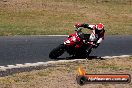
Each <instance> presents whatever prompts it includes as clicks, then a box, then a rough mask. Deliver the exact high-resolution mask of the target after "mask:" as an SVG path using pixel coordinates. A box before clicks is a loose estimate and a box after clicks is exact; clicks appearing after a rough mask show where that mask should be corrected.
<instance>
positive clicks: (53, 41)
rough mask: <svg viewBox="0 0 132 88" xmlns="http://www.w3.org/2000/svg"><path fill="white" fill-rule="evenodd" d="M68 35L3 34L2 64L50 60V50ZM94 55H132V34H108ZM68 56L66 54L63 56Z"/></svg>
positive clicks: (0, 59)
mask: <svg viewBox="0 0 132 88" xmlns="http://www.w3.org/2000/svg"><path fill="white" fill-rule="evenodd" d="M65 38H66V36H2V37H0V66H3V65H12V64H24V63H35V62H45V61H50V59H49V58H48V54H49V52H50V51H51V50H52V49H53V48H54V47H56V46H57V45H59V44H60V43H62V42H63V40H64V39H65ZM91 55H92V56H118V55H132V36H106V38H105V41H103V43H102V44H101V45H100V46H99V47H98V48H97V49H95V50H93V52H92V53H91ZM66 56H68V55H67V54H64V55H63V56H62V57H66Z"/></svg>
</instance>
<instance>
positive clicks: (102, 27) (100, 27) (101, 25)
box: [96, 23, 104, 30]
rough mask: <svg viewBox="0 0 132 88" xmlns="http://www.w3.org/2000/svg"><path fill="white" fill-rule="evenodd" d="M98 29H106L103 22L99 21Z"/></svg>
mask: <svg viewBox="0 0 132 88" xmlns="http://www.w3.org/2000/svg"><path fill="white" fill-rule="evenodd" d="M96 29H98V30H103V29H104V25H103V24H102V23H99V24H97V25H96Z"/></svg>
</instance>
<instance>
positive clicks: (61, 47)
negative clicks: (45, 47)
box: [49, 44, 65, 59]
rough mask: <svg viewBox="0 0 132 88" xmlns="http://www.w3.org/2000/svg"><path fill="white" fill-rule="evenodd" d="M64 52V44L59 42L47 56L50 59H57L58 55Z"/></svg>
mask: <svg viewBox="0 0 132 88" xmlns="http://www.w3.org/2000/svg"><path fill="white" fill-rule="evenodd" d="M64 52H65V45H64V44H60V45H59V46H57V47H56V48H54V49H53V50H52V51H51V52H50V53H49V58H50V59H57V58H58V57H59V56H61V55H62V54H63V53H64Z"/></svg>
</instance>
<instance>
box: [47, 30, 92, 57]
mask: <svg viewBox="0 0 132 88" xmlns="http://www.w3.org/2000/svg"><path fill="white" fill-rule="evenodd" d="M89 36H90V34H85V33H83V32H82V28H80V29H76V30H75V32H74V33H73V34H70V35H69V36H68V37H67V39H66V40H64V42H63V43H62V44H60V45H58V46H57V47H56V48H54V49H53V50H51V52H50V53H49V58H51V59H58V57H59V56H61V55H62V54H63V53H64V52H67V53H68V54H69V55H70V56H71V57H73V58H87V57H89V54H90V53H91V51H92V49H93V46H94V42H91V41H88V40H89Z"/></svg>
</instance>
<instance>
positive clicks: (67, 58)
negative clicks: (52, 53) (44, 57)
mask: <svg viewBox="0 0 132 88" xmlns="http://www.w3.org/2000/svg"><path fill="white" fill-rule="evenodd" d="M74 59H88V60H93V59H99V60H105V59H104V58H102V57H99V56H89V57H87V58H85V57H82V58H81V57H66V58H63V57H62V58H56V59H53V60H74Z"/></svg>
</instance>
